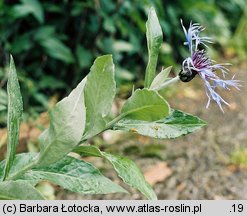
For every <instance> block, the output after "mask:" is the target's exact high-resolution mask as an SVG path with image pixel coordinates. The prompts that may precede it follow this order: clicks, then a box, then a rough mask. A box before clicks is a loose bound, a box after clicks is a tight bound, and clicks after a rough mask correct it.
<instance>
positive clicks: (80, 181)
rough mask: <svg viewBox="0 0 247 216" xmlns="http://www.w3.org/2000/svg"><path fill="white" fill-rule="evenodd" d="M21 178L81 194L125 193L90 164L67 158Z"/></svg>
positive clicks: (36, 169) (31, 171)
mask: <svg viewBox="0 0 247 216" xmlns="http://www.w3.org/2000/svg"><path fill="white" fill-rule="evenodd" d="M21 178H22V179H25V180H37V179H38V180H48V181H50V182H52V183H54V184H57V185H60V186H62V187H63V188H65V189H68V190H70V191H73V192H77V193H82V194H107V193H116V192H126V191H125V190H124V189H123V188H122V187H120V186H118V185H117V184H115V183H113V182H112V181H111V180H110V179H108V178H106V177H104V176H103V175H102V174H101V173H100V172H99V170H98V169H96V168H95V167H93V166H92V165H91V164H89V163H87V162H85V161H83V160H78V159H75V158H73V157H69V156H66V157H64V158H63V159H61V160H59V161H57V162H56V163H54V164H52V165H50V166H44V167H37V168H33V169H32V170H30V171H28V172H26V173H25V174H24V175H23V176H22V177H21Z"/></svg>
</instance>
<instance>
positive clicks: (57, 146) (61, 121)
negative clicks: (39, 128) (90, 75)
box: [38, 78, 86, 165]
mask: <svg viewBox="0 0 247 216" xmlns="http://www.w3.org/2000/svg"><path fill="white" fill-rule="evenodd" d="M85 83H86V78H84V79H83V80H82V81H81V82H80V83H79V84H78V86H77V87H76V88H75V89H74V90H73V91H72V92H71V93H70V95H69V96H68V97H66V98H64V99H63V100H61V101H60V102H58V103H57V104H56V105H55V107H53V108H52V109H51V111H50V112H49V117H50V126H49V128H48V129H46V130H45V131H44V132H43V133H42V134H41V136H40V137H39V140H40V155H39V158H38V165H48V164H51V163H54V162H56V161H58V160H59V159H61V158H62V157H64V156H65V155H66V154H68V153H69V152H70V151H71V150H72V149H73V148H74V147H75V146H76V145H77V144H78V143H79V141H80V140H81V137H82V135H83V132H84V129H85V122H86V109H85V105H84V92H83V91H84V86H85Z"/></svg>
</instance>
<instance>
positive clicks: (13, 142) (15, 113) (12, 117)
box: [3, 56, 23, 179]
mask: <svg viewBox="0 0 247 216" xmlns="http://www.w3.org/2000/svg"><path fill="white" fill-rule="evenodd" d="M7 92H8V120H7V124H8V145H7V160H6V164H5V169H4V176H3V179H5V178H6V177H7V176H8V173H9V170H10V168H11V166H12V164H13V160H14V158H15V152H16V146H17V144H18V139H19V127H20V121H21V115H22V112H23V103H22V97H21V91H20V86H19V82H18V78H17V74H16V69H15V64H14V60H13V58H12V56H11V57H10V69H9V78H8V84H7Z"/></svg>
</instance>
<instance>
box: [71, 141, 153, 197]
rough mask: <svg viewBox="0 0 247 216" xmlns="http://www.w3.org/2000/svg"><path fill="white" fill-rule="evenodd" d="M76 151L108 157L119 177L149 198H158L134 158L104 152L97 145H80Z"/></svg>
mask: <svg viewBox="0 0 247 216" xmlns="http://www.w3.org/2000/svg"><path fill="white" fill-rule="evenodd" d="M74 152H76V153H78V154H80V155H81V156H94V157H102V158H105V159H107V160H108V161H109V162H110V163H111V164H112V165H113V167H114V169H115V170H116V172H117V173H118V175H119V177H120V178H121V179H122V180H123V181H124V182H125V183H126V184H128V185H130V186H131V187H134V188H136V189H137V190H139V191H140V192H141V193H142V194H143V195H144V196H146V197H147V198H148V199H152V200H156V199H157V197H156V194H155V193H154V191H153V189H152V188H151V186H150V185H149V184H148V182H147V181H146V180H145V178H144V176H143V174H142V173H141V171H140V169H139V168H138V167H137V165H136V164H135V163H134V162H133V161H132V160H130V159H128V158H126V157H121V156H116V155H113V154H109V153H106V152H102V151H100V150H99V149H98V148H97V147H95V146H78V147H76V148H75V149H74Z"/></svg>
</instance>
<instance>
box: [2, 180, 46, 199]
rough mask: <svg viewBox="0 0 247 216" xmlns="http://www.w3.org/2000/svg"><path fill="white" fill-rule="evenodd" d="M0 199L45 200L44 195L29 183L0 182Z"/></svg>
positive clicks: (18, 181)
mask: <svg viewBox="0 0 247 216" xmlns="http://www.w3.org/2000/svg"><path fill="white" fill-rule="evenodd" d="M0 199H3V200H43V199H44V197H43V195H42V194H41V193H40V192H39V191H38V190H36V189H35V188H34V187H33V186H32V185H31V184H29V182H28V181H23V180H17V181H4V182H0Z"/></svg>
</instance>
